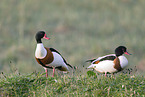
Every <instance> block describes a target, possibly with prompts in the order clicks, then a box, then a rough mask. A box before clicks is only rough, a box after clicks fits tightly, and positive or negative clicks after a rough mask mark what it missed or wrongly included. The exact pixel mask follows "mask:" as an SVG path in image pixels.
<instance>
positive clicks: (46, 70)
mask: <svg viewBox="0 0 145 97" xmlns="http://www.w3.org/2000/svg"><path fill="white" fill-rule="evenodd" d="M45 72H46V77H48V69H47V68H45Z"/></svg>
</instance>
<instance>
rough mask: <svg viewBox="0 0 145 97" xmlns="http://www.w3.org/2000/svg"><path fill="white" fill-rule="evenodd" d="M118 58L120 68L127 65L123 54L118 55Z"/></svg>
mask: <svg viewBox="0 0 145 97" xmlns="http://www.w3.org/2000/svg"><path fill="white" fill-rule="evenodd" d="M118 58H119V60H120V65H121V67H122V68H124V67H126V66H127V65H128V60H127V58H126V57H125V56H123V55H122V56H119V57H118Z"/></svg>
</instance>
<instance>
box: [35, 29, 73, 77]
mask: <svg viewBox="0 0 145 97" xmlns="http://www.w3.org/2000/svg"><path fill="white" fill-rule="evenodd" d="M35 38H36V42H37V46H36V51H35V58H36V60H37V62H38V63H39V64H40V65H42V66H43V67H44V69H45V72H46V77H48V68H51V69H53V75H52V77H54V73H55V68H56V69H58V70H60V71H69V68H68V66H70V67H71V68H72V66H71V65H70V64H68V63H67V62H66V60H65V59H64V58H63V57H62V55H61V54H60V53H59V52H58V51H57V50H55V49H54V48H47V47H44V45H43V43H42V41H41V39H42V38H44V39H50V38H48V37H47V36H46V34H45V32H44V31H39V32H37V33H36V36H35Z"/></svg>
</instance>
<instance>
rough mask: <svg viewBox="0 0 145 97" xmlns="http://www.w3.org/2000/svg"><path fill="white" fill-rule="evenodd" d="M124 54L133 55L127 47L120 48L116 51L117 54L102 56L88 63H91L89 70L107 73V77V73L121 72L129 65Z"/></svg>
mask: <svg viewBox="0 0 145 97" xmlns="http://www.w3.org/2000/svg"><path fill="white" fill-rule="evenodd" d="M123 54H127V55H131V54H130V53H128V52H127V48H126V47H125V46H119V47H117V48H116V49H115V54H110V55H106V56H102V57H99V58H97V59H92V60H88V61H86V62H91V65H90V66H89V67H88V68H92V69H95V70H96V71H98V72H100V73H105V76H107V73H115V72H119V71H121V70H123V69H124V68H125V67H126V66H127V65H128V60H127V58H126V57H125V56H124V55H123Z"/></svg>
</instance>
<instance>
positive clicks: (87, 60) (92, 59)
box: [86, 59, 96, 63]
mask: <svg viewBox="0 0 145 97" xmlns="http://www.w3.org/2000/svg"><path fill="white" fill-rule="evenodd" d="M94 60H96V59H91V60H87V61H86V62H90V63H92V62H93V61H94Z"/></svg>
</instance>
